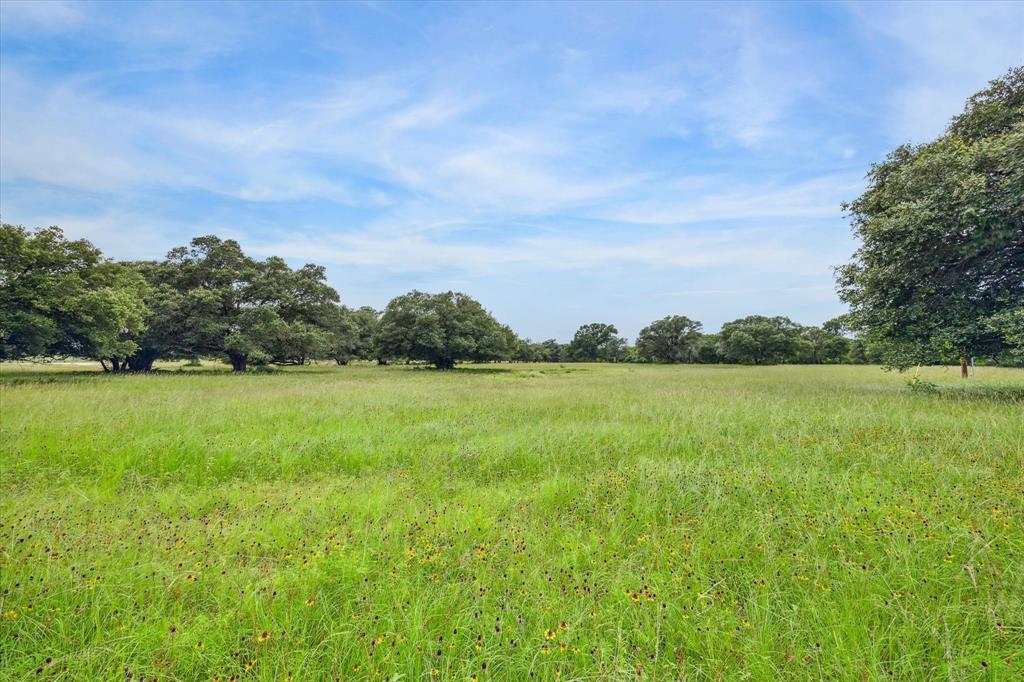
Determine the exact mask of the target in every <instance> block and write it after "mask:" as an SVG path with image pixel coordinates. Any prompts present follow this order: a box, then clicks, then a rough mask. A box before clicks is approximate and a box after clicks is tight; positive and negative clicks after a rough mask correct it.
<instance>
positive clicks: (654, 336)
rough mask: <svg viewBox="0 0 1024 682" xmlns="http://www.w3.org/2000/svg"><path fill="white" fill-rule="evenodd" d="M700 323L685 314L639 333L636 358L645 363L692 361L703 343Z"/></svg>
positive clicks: (670, 318)
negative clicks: (701, 341)
mask: <svg viewBox="0 0 1024 682" xmlns="http://www.w3.org/2000/svg"><path fill="white" fill-rule="evenodd" d="M700 330H701V324H700V322H695V321H694V320H691V319H690V318H688V317H685V316H683V315H670V316H668V317H665V318H662V319H660V320H657V321H656V322H652V323H651V324H649V325H647V326H646V327H644V328H643V329H641V330H640V335H639V336H638V337H637V339H636V353H637V356H638V357H639V358H640V359H641V360H644V361H646V362H664V363H673V362H693V361H694V359H695V358H696V355H697V342H698V341H699V340H700V336H701V334H700Z"/></svg>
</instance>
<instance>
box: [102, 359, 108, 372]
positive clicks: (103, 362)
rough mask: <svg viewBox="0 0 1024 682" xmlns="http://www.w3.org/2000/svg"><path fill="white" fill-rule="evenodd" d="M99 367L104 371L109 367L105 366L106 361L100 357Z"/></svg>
mask: <svg viewBox="0 0 1024 682" xmlns="http://www.w3.org/2000/svg"><path fill="white" fill-rule="evenodd" d="M100 367H102V368H103V371H104V372H109V371H110V368H109V367H107V361H106V360H104V359H103V358H100Z"/></svg>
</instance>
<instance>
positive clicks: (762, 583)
mask: <svg viewBox="0 0 1024 682" xmlns="http://www.w3.org/2000/svg"><path fill="white" fill-rule="evenodd" d="M176 368H177V365H175V366H170V365H166V366H164V370H165V371H162V372H158V373H156V374H153V375H146V376H104V375H99V374H96V373H92V372H89V371H87V369H88V368H83V367H67V366H65V367H57V366H48V367H34V368H33V367H29V366H25V365H7V366H4V367H2V368H0V391H2V393H0V400H2V404H0V407H2V410H0V464H2V470H0V498H2V501H0V523H2V528H0V677H3V678H4V679H25V678H33V679H65V680H93V679H97V680H99V679H102V680H111V679H131V680H143V679H145V680H157V679H159V680H232V679H234V680H285V679H291V680H321V679H341V680H362V679H373V680H526V679H538V680H624V679H641V678H642V679H652V680H679V679H685V680H703V679H708V680H718V679H726V680H733V679H736V680H742V679H754V680H777V679H783V680H785V679H842V680H847V679H849V680H878V679H883V680H884V679H898V680H908V679H929V680H932V679H951V680H974V679H979V680H980V679H993V680H996V679H1012V678H1016V679H1021V678H1022V677H1024V525H1022V522H1024V403H1021V402H1014V401H1012V400H998V399H989V398H986V397H984V395H982V394H979V395H976V396H972V395H964V396H960V397H957V396H956V395H952V394H950V395H933V394H927V393H921V394H917V393H913V392H911V391H909V390H908V389H907V386H906V381H907V376H905V375H899V374H894V373H885V372H883V371H881V370H880V369H879V368H877V367H863V366H861V367H855V366H819V367H797V366H778V367H728V366H638V365H596V364H594V365H582V364H581V365H575V364H567V365H564V366H560V365H517V364H507V365H480V366H474V365H467V366H464V367H460V368H458V369H456V370H454V371H450V372H438V371H430V370H423V369H416V368H409V367H375V366H370V365H353V366H348V367H335V366H327V365H318V366H312V367H305V368H298V369H288V370H279V371H276V372H272V373H267V374H252V373H250V374H246V375H242V376H234V375H231V374H230V373H228V372H227V371H223V369H222V368H220V367H213V366H210V367H204V368H201V369H200V370H197V371H188V372H185V371H175V369H176ZM923 376H924V377H926V378H927V379H929V380H931V381H934V382H935V383H937V384H939V385H940V386H945V385H955V384H957V383H958V382H960V381H961V380H960V379H959V378H958V377H957V370H956V368H927V369H925V370H924V371H923ZM971 382H974V383H975V384H980V385H984V384H987V383H990V384H1001V385H1006V384H1015V385H1018V386H1019V385H1024V370H1010V369H990V368H981V369H979V371H978V377H977V378H976V379H972V380H971Z"/></svg>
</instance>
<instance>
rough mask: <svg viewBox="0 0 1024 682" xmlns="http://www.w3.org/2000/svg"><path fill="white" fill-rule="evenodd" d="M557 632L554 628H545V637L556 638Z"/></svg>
mask: <svg viewBox="0 0 1024 682" xmlns="http://www.w3.org/2000/svg"><path fill="white" fill-rule="evenodd" d="M556 635H557V633H556V632H555V631H554V630H545V631H544V639H554V638H555V636H556Z"/></svg>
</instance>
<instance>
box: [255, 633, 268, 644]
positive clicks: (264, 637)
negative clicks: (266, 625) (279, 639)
mask: <svg viewBox="0 0 1024 682" xmlns="http://www.w3.org/2000/svg"><path fill="white" fill-rule="evenodd" d="M268 639H270V633H269V632H267V631H266V630H264V631H263V632H261V633H260V636H259V637H257V638H256V641H258V642H265V641H267V640H268Z"/></svg>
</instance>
